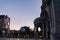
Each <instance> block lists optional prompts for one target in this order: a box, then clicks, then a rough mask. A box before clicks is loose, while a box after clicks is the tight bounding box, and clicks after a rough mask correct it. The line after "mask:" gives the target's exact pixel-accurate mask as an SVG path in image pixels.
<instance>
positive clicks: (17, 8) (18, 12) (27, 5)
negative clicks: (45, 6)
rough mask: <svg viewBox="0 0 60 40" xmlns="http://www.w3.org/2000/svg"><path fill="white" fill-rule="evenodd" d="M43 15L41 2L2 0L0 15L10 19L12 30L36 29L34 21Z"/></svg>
mask: <svg viewBox="0 0 60 40" xmlns="http://www.w3.org/2000/svg"><path fill="white" fill-rule="evenodd" d="M40 13H41V0H0V15H8V16H9V17H10V19H11V20H10V29H11V30H19V29H20V28H21V27H22V26H28V27H30V28H34V24H33V21H34V19H35V18H37V17H39V16H40Z"/></svg>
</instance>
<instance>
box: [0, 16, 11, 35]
mask: <svg viewBox="0 0 60 40" xmlns="http://www.w3.org/2000/svg"><path fill="white" fill-rule="evenodd" d="M9 30H10V18H9V17H8V16H7V15H0V31H1V33H2V34H5V35H6V34H8V33H9ZM6 36H7V35H6Z"/></svg>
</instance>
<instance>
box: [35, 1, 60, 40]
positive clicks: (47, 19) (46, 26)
mask: <svg viewBox="0 0 60 40" xmlns="http://www.w3.org/2000/svg"><path fill="white" fill-rule="evenodd" d="M41 10H42V12H41V14H40V18H39V21H41V22H40V24H41V25H42V26H41V27H42V28H41V30H42V33H43V40H48V39H49V40H60V18H59V17H60V0H42V6H41ZM35 23H36V21H35V22H34V24H35ZM36 24H37V23H36ZM40 24H39V25H40ZM37 25H38V24H37ZM35 28H36V26H35ZM37 28H38V26H37ZM37 28H36V30H37ZM36 35H37V34H36Z"/></svg>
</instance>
